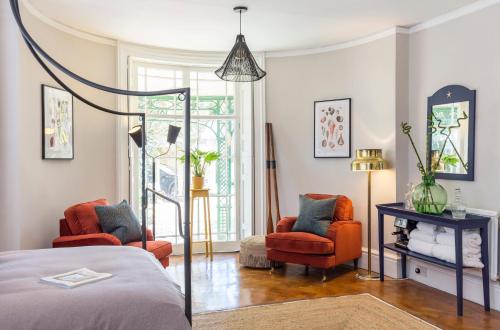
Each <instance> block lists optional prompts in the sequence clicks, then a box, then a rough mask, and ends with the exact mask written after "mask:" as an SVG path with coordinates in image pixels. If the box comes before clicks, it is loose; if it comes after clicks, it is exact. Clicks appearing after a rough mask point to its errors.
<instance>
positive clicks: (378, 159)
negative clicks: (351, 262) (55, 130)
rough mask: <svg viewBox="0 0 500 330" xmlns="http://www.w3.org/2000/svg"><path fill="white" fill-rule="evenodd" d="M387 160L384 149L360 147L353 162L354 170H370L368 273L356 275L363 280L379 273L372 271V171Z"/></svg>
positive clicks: (380, 167)
mask: <svg viewBox="0 0 500 330" xmlns="http://www.w3.org/2000/svg"><path fill="white" fill-rule="evenodd" d="M384 168H385V160H384V159H383V158H382V149H358V150H356V159H355V160H354V161H353V162H352V163H351V170H352V171H354V172H368V273H367V274H361V273H360V272H358V274H356V277H357V278H358V279H361V280H376V279H378V278H379V276H378V275H376V274H373V273H372V172H373V171H379V170H383V169H384Z"/></svg>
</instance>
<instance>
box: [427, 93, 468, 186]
mask: <svg viewBox="0 0 500 330" xmlns="http://www.w3.org/2000/svg"><path fill="white" fill-rule="evenodd" d="M465 101H468V102H469V118H468V120H469V122H468V125H469V130H468V140H469V142H468V150H467V164H468V169H467V173H466V174H454V173H440V172H436V179H444V180H461V181H474V163H475V159H474V151H475V149H476V147H475V141H476V139H475V126H476V125H475V123H476V91H475V90H472V89H468V88H467V87H465V86H461V85H448V86H445V87H443V88H441V89H439V90H438V91H437V92H435V93H434V95H432V96H429V97H428V98H427V118H431V114H432V108H433V107H434V106H435V105H440V104H448V103H457V102H465ZM430 126H431V125H427V168H428V169H429V168H430V167H431V161H432V160H431V145H432V127H430Z"/></svg>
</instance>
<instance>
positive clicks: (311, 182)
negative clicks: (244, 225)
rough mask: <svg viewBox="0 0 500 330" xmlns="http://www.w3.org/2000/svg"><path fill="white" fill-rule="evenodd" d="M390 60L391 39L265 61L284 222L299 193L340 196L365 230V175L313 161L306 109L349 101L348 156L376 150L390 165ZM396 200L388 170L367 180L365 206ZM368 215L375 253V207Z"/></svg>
mask: <svg viewBox="0 0 500 330" xmlns="http://www.w3.org/2000/svg"><path fill="white" fill-rule="evenodd" d="M395 55H396V36H394V35H393V36H390V37H386V38H384V39H380V40H377V41H374V42H371V43H368V44H364V45H360V46H356V47H353V48H348V49H344V50H339V51H334V52H329V53H323V54H316V55H304V56H293V57H283V58H269V59H267V61H266V70H267V73H268V75H267V78H266V95H267V96H266V102H267V103H266V111H267V121H268V122H271V123H272V124H273V131H274V137H275V145H276V153H277V155H276V157H277V166H278V183H279V192H280V203H281V210H282V212H281V213H282V214H283V215H296V214H297V213H298V197H299V194H300V193H308V192H316V193H331V194H344V195H346V196H348V197H349V198H351V199H352V200H353V203H354V217H355V218H356V219H358V220H360V221H362V222H363V224H364V225H365V226H366V221H367V210H366V205H367V174H366V173H363V172H358V173H356V172H351V168H350V164H351V161H352V160H353V159H315V158H313V114H314V112H313V103H314V101H318V100H328V99H336V98H348V97H349V98H352V123H351V125H352V126H351V127H352V142H351V143H352V152H353V157H354V152H355V150H356V149H358V148H381V149H383V152H384V157H385V158H386V159H387V160H388V163H389V166H391V167H392V166H394V163H395V151H396V139H395V127H396V124H395V121H396V116H395V106H396V93H395V84H396V66H395ZM395 198H396V175H395V170H394V169H390V170H386V171H381V172H377V173H374V174H373V195H372V205H373V206H374V205H375V204H377V203H383V202H392V201H394V200H395ZM372 214H373V235H372V238H373V243H372V244H373V245H372V247H376V244H377V231H376V229H377V225H376V210H375V207H373V213H372ZM365 228H366V227H365ZM366 233H367V231H366V229H364V230H363V242H364V243H365V246H366V242H367V240H366V238H367V236H366V235H367V234H366ZM386 239H390V230H389V228H388V230H387V232H386Z"/></svg>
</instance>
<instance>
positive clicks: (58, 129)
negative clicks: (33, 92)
mask: <svg viewBox="0 0 500 330" xmlns="http://www.w3.org/2000/svg"><path fill="white" fill-rule="evenodd" d="M73 138H74V133H73V96H72V95H71V94H70V93H68V92H67V91H65V90H63V89H60V88H54V87H50V86H47V85H42V159H74V143H73Z"/></svg>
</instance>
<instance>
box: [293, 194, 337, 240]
mask: <svg viewBox="0 0 500 330" xmlns="http://www.w3.org/2000/svg"><path fill="white" fill-rule="evenodd" d="M335 201H336V199H335V198H328V199H312V198H309V197H307V196H304V195H300V197H299V205H300V207H299V209H300V211H299V217H298V219H297V221H296V222H295V224H294V225H293V227H292V231H295V232H306V233H311V234H316V235H319V236H324V237H325V236H326V234H327V230H328V227H329V226H330V223H331V222H332V221H333V213H334V210H335Z"/></svg>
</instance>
